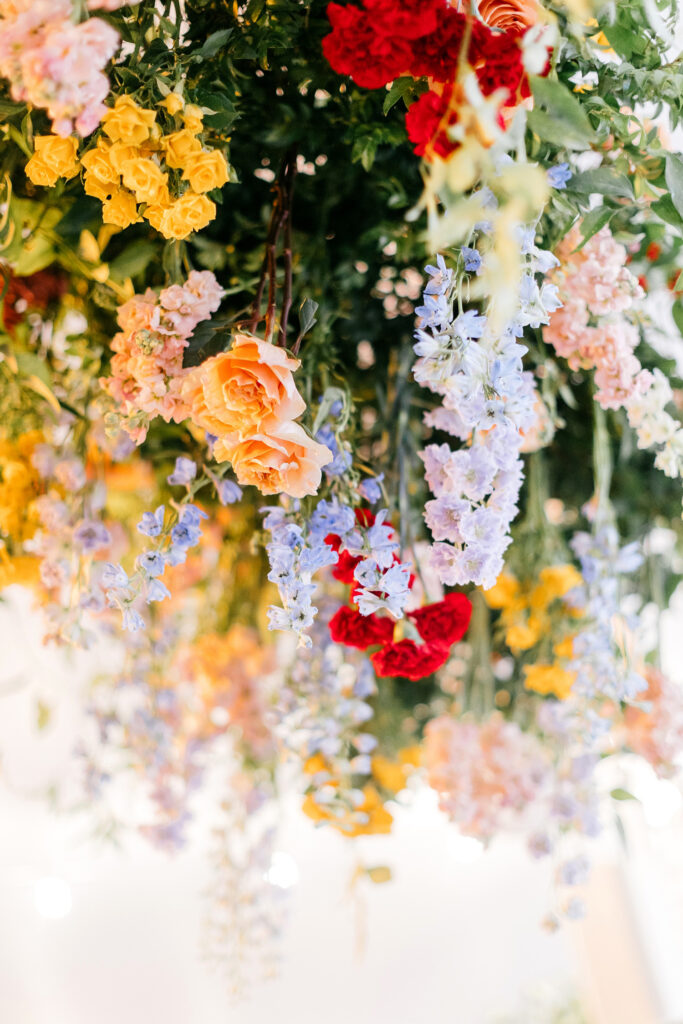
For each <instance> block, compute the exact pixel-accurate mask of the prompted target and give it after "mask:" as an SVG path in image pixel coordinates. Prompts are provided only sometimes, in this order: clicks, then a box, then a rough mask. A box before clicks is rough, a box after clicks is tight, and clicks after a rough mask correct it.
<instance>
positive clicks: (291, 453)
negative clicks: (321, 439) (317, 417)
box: [213, 423, 333, 498]
mask: <svg viewBox="0 0 683 1024" xmlns="http://www.w3.org/2000/svg"><path fill="white" fill-rule="evenodd" d="M226 448H228V446H226V445H224V444H223V443H222V441H221V439H220V438H219V439H218V441H216V443H215V444H214V449H213V452H214V456H215V457H216V458H217V459H218V460H224V459H229V460H230V462H232V468H233V470H234V471H235V476H236V477H237V480H238V482H239V483H240V484H244V485H245V486H246V485H248V484H253V485H254V486H255V487H258V489H259V490H260V491H261V493H262V494H288V495H289V496H290V497H291V498H305V497H306V495H307V494H316V493H317V490H318V488H319V487H320V480H321V477H322V467H323V466H326V465H327V464H328V462H331V461H332V458H333V456H332V452H331V451H330V449H329V448H327V447H326V446H325V445H324V444H318V442H317V441H313V440H311V438H310V437H309V436H308V434H307V433H306V431H305V430H304V429H303V427H301V426H300V425H299V424H298V423H281V424H280V425H279V426H278V427H277V430H275V431H273V433H272V434H254V435H253V436H252V437H248V438H246V440H244V441H240V442H239V444H237V445H236V446H235V447H234V448H228V450H226Z"/></svg>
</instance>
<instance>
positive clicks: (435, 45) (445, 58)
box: [409, 7, 492, 82]
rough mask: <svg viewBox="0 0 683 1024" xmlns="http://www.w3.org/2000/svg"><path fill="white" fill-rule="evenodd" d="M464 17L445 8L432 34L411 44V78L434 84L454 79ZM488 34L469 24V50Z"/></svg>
mask: <svg viewBox="0 0 683 1024" xmlns="http://www.w3.org/2000/svg"><path fill="white" fill-rule="evenodd" d="M466 26H467V16H466V15H465V14H463V13H461V12H460V11H456V10H455V8H454V7H446V8H445V9H444V10H443V11H442V13H441V16H440V18H439V25H438V28H437V30H436V31H435V32H433V33H431V34H430V35H427V36H422V38H420V39H416V40H415V41H414V42H413V47H412V49H413V57H412V61H411V63H410V68H409V71H410V74H411V75H412V76H413V77H414V78H433V79H434V80H435V81H437V82H450V81H452V80H453V79H454V78H455V73H456V69H457V66H458V60H459V59H460V50H461V48H462V41H463V38H464V36H465V28H466ZM491 34H492V33H490V32H489V30H488V29H487V28H486V26H485V25H482V24H481V22H479V21H474V22H473V23H472V35H471V38H470V45H469V50H470V52H471V51H472V49H473V48H476V47H477V46H478V45H479V43H480V41H483V39H484V38H485V37H488V36H489V35H491Z"/></svg>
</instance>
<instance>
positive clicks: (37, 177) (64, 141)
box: [26, 135, 78, 186]
mask: <svg viewBox="0 0 683 1024" xmlns="http://www.w3.org/2000/svg"><path fill="white" fill-rule="evenodd" d="M77 152H78V144H77V141H76V139H75V138H74V137H73V136H72V135H69V136H67V137H66V138H63V137H62V136H59V135H36V137H35V139H34V154H33V156H32V157H31V159H30V160H29V162H28V163H27V164H26V175H27V177H28V178H29V179H30V180H31V181H32V182H33V184H34V185H44V186H51V185H54V184H55V182H56V181H57V180H58V179H59V178H73V177H74V175H76V174H78V160H77V158H76V156H77Z"/></svg>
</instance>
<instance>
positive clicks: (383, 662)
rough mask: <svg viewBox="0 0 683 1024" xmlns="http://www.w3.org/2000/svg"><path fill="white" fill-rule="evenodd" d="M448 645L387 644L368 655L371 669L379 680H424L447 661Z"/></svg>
mask: <svg viewBox="0 0 683 1024" xmlns="http://www.w3.org/2000/svg"><path fill="white" fill-rule="evenodd" d="M449 653H450V648H449V647H448V645H445V644H440V643H435V642H434V641H427V642H426V643H423V644H416V643H415V641H414V640H407V639H406V640H399V641H398V643H391V644H387V645H386V646H385V647H382V648H381V650H379V651H375V653H374V654H372V655H370V660H371V662H372V664H373V668H374V669H375V672H376V673H377V675H378V676H380V678H387V677H391V678H393V677H396V676H399V677H401V678H403V679H413V680H417V679H424V678H425V677H426V676H430V675H431V674H432V673H433V672H436V670H437V669H439V668H441V666H442V665H445V664H446V662H447V661H448V655H449Z"/></svg>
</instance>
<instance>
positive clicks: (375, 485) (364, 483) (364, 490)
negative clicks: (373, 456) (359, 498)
mask: <svg viewBox="0 0 683 1024" xmlns="http://www.w3.org/2000/svg"><path fill="white" fill-rule="evenodd" d="M382 480H384V473H380V474H379V476H375V477H372V476H366V477H365V479H364V480H361V482H360V484H359V485H358V490H359V491H360V493H361V494H362V495H363V497H364V498H365V500H366V501H369V502H370V504H371V505H374V504H375V502H377V501H380V500H381V497H382V488H381V487H380V484H381V483H382Z"/></svg>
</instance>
